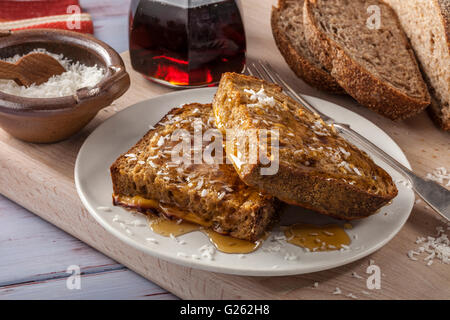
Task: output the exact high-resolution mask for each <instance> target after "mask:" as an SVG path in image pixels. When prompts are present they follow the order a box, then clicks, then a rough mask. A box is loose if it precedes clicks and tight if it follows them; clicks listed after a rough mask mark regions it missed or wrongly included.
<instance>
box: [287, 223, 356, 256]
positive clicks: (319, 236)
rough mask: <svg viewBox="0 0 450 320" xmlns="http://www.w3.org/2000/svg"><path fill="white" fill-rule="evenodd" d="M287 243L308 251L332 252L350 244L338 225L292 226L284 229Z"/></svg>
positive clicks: (348, 238)
mask: <svg viewBox="0 0 450 320" xmlns="http://www.w3.org/2000/svg"><path fill="white" fill-rule="evenodd" d="M284 235H285V236H286V239H287V242H289V243H291V244H293V245H296V246H299V247H302V248H305V249H308V250H309V251H313V252H316V251H334V250H339V249H342V248H344V247H343V246H348V245H349V244H350V242H351V240H350V237H349V236H348V234H347V233H346V232H345V230H344V229H343V228H342V227H340V226H338V225H326V226H315V225H311V224H304V223H299V224H294V225H292V226H289V227H286V228H285V229H284Z"/></svg>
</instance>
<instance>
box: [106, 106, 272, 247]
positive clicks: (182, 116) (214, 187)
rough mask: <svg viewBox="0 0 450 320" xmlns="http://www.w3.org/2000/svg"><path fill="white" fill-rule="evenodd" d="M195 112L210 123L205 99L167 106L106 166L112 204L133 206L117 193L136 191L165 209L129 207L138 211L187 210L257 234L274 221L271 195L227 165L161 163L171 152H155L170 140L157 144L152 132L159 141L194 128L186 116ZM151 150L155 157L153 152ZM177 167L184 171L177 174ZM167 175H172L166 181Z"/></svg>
mask: <svg viewBox="0 0 450 320" xmlns="http://www.w3.org/2000/svg"><path fill="white" fill-rule="evenodd" d="M194 117H195V118H201V119H202V120H203V124H204V126H209V124H211V125H212V126H213V125H214V124H213V123H211V122H209V121H207V120H208V119H209V118H211V119H212V120H213V115H212V107H211V105H210V104H209V105H202V104H196V103H194V104H189V105H185V106H183V107H182V108H175V109H172V110H171V111H170V112H169V113H168V114H167V115H166V116H165V117H164V118H163V119H161V121H160V122H159V123H158V124H157V125H155V128H154V129H152V130H150V131H149V132H148V133H147V134H146V135H145V136H144V137H143V138H142V139H141V140H139V142H137V144H136V145H135V146H133V147H132V148H131V149H130V150H128V152H126V153H125V154H123V155H121V156H120V157H119V158H118V159H117V160H116V161H115V162H114V163H113V164H112V166H111V169H110V171H111V178H112V183H113V190H114V196H115V197H114V203H115V204H117V205H122V206H124V207H128V208H133V205H130V204H127V203H122V202H121V201H118V200H117V199H116V197H117V196H119V197H134V196H140V197H142V198H144V199H148V200H154V201H156V202H159V203H162V204H163V205H164V207H165V208H168V210H166V211H167V212H166V211H164V210H160V209H158V208H150V209H148V208H138V207H136V208H134V209H136V210H138V211H140V212H143V213H146V212H149V211H153V212H154V211H156V212H157V213H158V214H161V215H164V216H166V217H167V216H169V217H171V216H172V217H173V218H175V219H183V216H186V215H187V214H191V215H195V216H196V217H197V218H198V219H196V220H200V221H203V222H205V225H209V226H210V227H211V228H212V229H213V230H215V231H217V232H219V233H222V234H229V235H231V236H233V237H235V238H239V239H243V240H249V241H256V240H258V239H260V238H261V237H262V236H263V235H264V234H265V232H266V231H267V230H268V229H269V228H270V227H271V226H272V225H273V223H274V222H275V221H276V220H277V212H276V210H275V207H276V201H274V198H273V197H271V196H269V195H267V194H262V193H260V192H259V191H258V190H256V189H254V188H250V187H248V186H246V185H245V184H244V183H243V182H242V181H241V180H240V179H239V177H238V175H237V173H236V172H235V171H234V169H233V167H232V166H231V165H230V164H226V163H223V164H218V165H216V164H212V165H209V164H207V163H202V164H195V165H193V167H192V168H187V169H184V167H182V164H180V165H179V166H178V167H173V169H172V167H170V168H168V167H164V166H165V165H167V164H168V162H169V161H170V157H167V158H163V156H162V153H160V152H159V151H154V150H155V149H157V148H161V150H164V151H166V150H172V144H171V143H172V142H169V141H170V139H169V140H166V139H164V140H165V142H164V144H162V145H160V146H159V147H158V145H159V143H158V144H157V143H155V137H156V140H157V141H158V138H160V137H162V136H163V135H170V134H172V133H173V132H174V130H177V129H184V130H188V131H189V132H190V130H193V129H192V126H191V125H192V123H191V122H190V121H189V119H191V118H194ZM175 119H178V120H175ZM163 132H164V133H163ZM166 143H167V145H166ZM178 143H179V142H176V143H175V142H174V144H178ZM166 147H167V148H166ZM155 152H156V155H159V157H155V154H154V153H155ZM161 152H162V151H161ZM131 154H133V155H135V156H136V159H135V160H134V161H130V157H129V156H127V155H131ZM154 158H155V159H154ZM149 159H152V160H149ZM150 161H151V162H150ZM177 169H180V170H181V169H183V170H181V173H180V171H178V170H177ZM187 170H189V171H187ZM162 171H164V172H162ZM161 172H162V173H161ZM191 173H194V174H195V175H194V176H192V175H191ZM208 174H209V176H208ZM197 175H198V178H197V177H196V176H197ZM167 177H170V178H171V180H167ZM172 178H173V180H172ZM209 178H211V179H209ZM200 180H201V183H200ZM212 180H214V182H213V181H212ZM173 181H175V182H173ZM199 184H201V186H200V188H198V186H199ZM225 187H226V189H228V191H227V192H226V196H224V197H223V198H221V197H219V196H218V195H219V193H221V192H222V190H224V188H225ZM203 190H205V191H208V192H207V195H203V194H202V191H203ZM172 208H173V210H171V209H172ZM180 213H181V214H180ZM188 221H189V219H188Z"/></svg>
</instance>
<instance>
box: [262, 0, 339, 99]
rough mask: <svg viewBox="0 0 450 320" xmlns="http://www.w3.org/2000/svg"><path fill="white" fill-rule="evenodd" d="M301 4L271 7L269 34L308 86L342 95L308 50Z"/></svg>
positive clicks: (283, 0) (282, 2)
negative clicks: (270, 30) (270, 31)
mask: <svg viewBox="0 0 450 320" xmlns="http://www.w3.org/2000/svg"><path fill="white" fill-rule="evenodd" d="M303 4H304V0H279V1H278V8H277V7H272V17H271V24H272V33H273V37H274V39H275V43H276V44H277V46H278V49H279V50H280V52H281V54H282V56H283V57H284V59H285V60H286V62H287V64H288V65H289V67H290V68H291V69H292V70H293V71H294V73H295V74H296V75H297V76H298V77H299V78H301V79H303V80H304V81H305V82H306V83H308V84H309V85H311V86H313V87H315V88H317V89H321V90H326V91H329V92H332V93H345V91H344V90H343V89H342V88H341V86H339V84H338V83H337V82H336V80H335V79H334V78H333V77H332V76H331V74H330V73H329V72H328V71H327V70H326V69H325V68H324V67H323V66H322V65H321V64H320V62H319V60H317V59H316V58H315V57H314V55H313V54H312V53H311V51H310V50H309V48H308V45H307V43H306V39H305V31H304V28H303Z"/></svg>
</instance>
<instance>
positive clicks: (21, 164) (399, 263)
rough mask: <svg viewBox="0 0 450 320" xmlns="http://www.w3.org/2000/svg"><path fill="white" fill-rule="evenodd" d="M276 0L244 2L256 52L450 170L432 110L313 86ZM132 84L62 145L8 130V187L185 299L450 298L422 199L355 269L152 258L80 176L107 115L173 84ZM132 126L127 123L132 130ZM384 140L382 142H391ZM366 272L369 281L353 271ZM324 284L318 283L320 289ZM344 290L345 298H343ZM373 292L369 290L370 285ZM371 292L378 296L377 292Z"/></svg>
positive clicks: (3, 177)
mask: <svg viewBox="0 0 450 320" xmlns="http://www.w3.org/2000/svg"><path fill="white" fill-rule="evenodd" d="M273 3H274V1H268V0H267V1H266V0H264V1H258V0H245V1H243V2H242V4H243V8H244V16H245V21H246V30H247V38H248V49H249V50H248V54H249V57H251V58H264V59H267V60H268V61H269V62H270V63H272V64H273V65H274V66H275V67H276V68H277V69H279V71H280V73H282V74H283V75H285V76H286V77H287V78H288V79H289V80H290V82H291V83H293V84H294V85H295V86H296V87H297V88H298V90H299V91H300V92H302V93H305V94H309V95H313V96H317V97H320V98H322V99H327V100H330V101H333V102H335V103H337V104H340V105H343V106H346V107H348V108H349V109H351V110H353V111H355V112H357V113H359V114H361V115H363V116H364V117H366V118H368V119H370V120H371V121H372V122H374V123H375V124H376V125H378V126H379V127H381V128H382V129H383V130H385V131H386V132H387V133H388V134H389V135H390V136H391V137H392V138H393V139H394V140H395V141H396V142H397V143H398V144H399V145H400V146H401V148H402V149H403V151H404V152H405V154H406V155H407V157H408V159H409V160H410V162H411V165H412V167H413V169H414V171H415V172H416V173H418V174H419V175H422V176H425V175H426V173H428V172H431V171H432V170H433V169H434V168H437V167H446V168H450V157H449V155H450V140H449V135H448V134H447V133H444V132H441V131H439V130H438V129H436V127H435V126H434V125H433V124H432V122H431V120H430V119H429V117H428V116H427V115H426V113H423V114H421V115H419V116H417V117H415V118H414V119H410V120H408V121H405V122H402V123H394V122H392V121H390V120H386V119H384V118H382V117H381V116H378V115H376V114H374V113H373V112H371V111H369V110H367V109H365V108H362V107H360V106H358V105H357V104H356V103H355V102H354V101H353V100H351V99H350V98H348V97H337V96H330V95H326V94H323V93H320V92H318V91H315V90H314V89H312V88H310V87H308V86H307V85H305V84H304V83H303V82H301V81H300V80H298V79H296V77H295V75H294V74H293V73H292V72H291V71H290V70H289V69H288V67H287V65H286V63H285V62H284V61H283V59H282V57H281V55H280V54H279V53H278V50H277V49H276V47H275V44H274V41H273V39H272V35H271V31H270V27H269V15H270V6H271V5H272V4H273ZM123 57H124V60H125V61H126V63H127V66H128V70H129V72H130V74H131V76H132V88H131V90H130V91H129V92H128V93H127V94H126V95H125V96H124V97H122V98H121V99H120V100H118V101H117V102H116V103H115V104H114V105H112V106H111V107H109V108H107V109H105V110H103V111H101V112H100V114H99V115H98V116H97V117H96V118H95V119H94V121H93V122H92V123H91V124H90V125H89V126H88V127H87V128H86V129H84V130H83V131H82V132H81V133H80V134H78V135H77V136H75V137H73V138H71V139H70V140H67V141H64V142H61V143H58V144H53V145H33V144H27V143H24V142H21V141H18V140H15V139H14V138H12V137H10V136H8V135H7V134H6V133H4V132H3V131H0V172H1V174H0V193H2V194H4V195H5V196H7V197H9V198H10V199H12V200H14V201H15V202H17V203H19V204H21V205H22V206H24V207H25V208H27V209H29V210H31V211H33V212H35V213H36V214H37V215H39V216H40V217H42V218H44V219H45V220H47V221H49V222H50V223H52V224H54V225H56V226H58V227H59V228H61V229H63V230H65V231H66V232H68V233H70V234H72V235H74V236H75V237H77V238H79V239H80V240H82V241H84V242H86V243H87V244H89V245H90V246H92V247H94V248H96V249H97V250H99V251H101V252H103V253H104V254H106V255H108V256H109V257H111V258H112V259H114V260H116V261H118V262H120V263H122V264H123V265H125V266H127V267H129V268H130V269H132V270H134V271H136V272H137V273H139V274H141V275H142V276H144V277H146V278H148V279H150V280H152V281H154V282H155V283H157V284H158V285H160V286H161V287H163V288H165V289H167V290H169V291H171V292H173V293H174V294H176V295H177V296H179V297H181V298H184V299H194V298H199V299H202V298H203V299H224V298H225V299H227V298H228V299H351V298H350V297H348V296H347V295H348V294H349V293H352V294H354V295H355V296H357V297H358V298H359V299H363V298H364V299H405V298H406V299H427V298H435V299H449V298H450V272H449V267H450V266H449V265H445V264H441V263H434V264H433V265H432V266H427V265H426V262H424V261H422V260H419V261H411V260H410V259H409V258H408V257H407V252H408V251H409V250H411V249H415V248H416V247H417V245H416V244H415V243H414V242H415V240H416V238H417V237H418V236H428V235H433V234H435V228H436V227H437V226H442V225H445V224H444V222H443V221H442V220H440V218H439V217H438V215H437V214H435V213H434V212H432V211H431V210H429V209H426V207H425V206H423V204H418V205H416V206H415V208H414V210H413V213H412V215H411V217H410V219H409V220H408V222H407V223H406V225H405V226H404V228H403V229H402V231H401V232H400V233H399V234H398V235H397V236H396V237H395V238H394V239H393V240H392V241H391V242H389V243H388V244H387V245H386V246H385V247H384V248H382V249H381V250H379V251H377V252H376V253H374V254H372V255H371V256H370V257H369V258H367V259H363V260H360V261H357V262H354V263H352V264H349V265H347V266H343V267H340V268H336V269H333V270H329V271H324V272H319V273H314V274H309V275H302V276H290V277H274V278H267V277H240V276H231V275H223V274H216V273H209V272H204V271H199V270H194V269H190V268H186V267H180V266H178V265H175V264H172V263H168V262H165V261H162V260H159V259H155V258H153V257H151V256H148V255H145V254H143V253H141V252H139V251H137V250H136V249H134V248H132V247H130V246H127V245H125V244H124V243H122V242H120V241H119V240H118V239H116V238H114V237H113V236H111V235H110V234H109V233H107V232H106V231H105V230H104V229H103V228H102V227H101V226H100V225H99V224H98V223H96V222H95V220H94V219H93V218H92V217H91V216H90V215H89V213H88V212H87V211H86V210H85V209H84V208H83V207H82V204H81V202H80V200H79V199H78V195H77V193H76V191H75V186H74V182H73V167H74V162H75V159H76V155H77V152H78V150H79V148H80V146H81V145H82V143H83V141H84V140H85V138H86V137H87V136H88V135H89V134H90V133H91V132H92V131H93V130H94V129H95V128H96V126H97V125H98V124H99V123H101V122H102V121H104V120H105V119H106V118H108V117H110V116H111V115H113V114H114V113H115V112H117V111H118V110H121V109H123V108H126V107H128V106H130V105H131V104H133V103H136V102H138V101H142V100H144V99H148V98H151V97H154V96H157V95H160V94H163V93H166V92H169V91H170V90H169V89H167V88H164V87H161V86H159V85H156V84H153V83H150V82H148V81H147V80H144V79H143V78H142V77H141V76H140V75H139V74H136V73H134V72H133V71H132V70H131V68H130V67H129V59H128V54H127V53H124V55H123ZM124 130H126V128H124ZM381 147H382V146H381ZM369 259H372V260H374V262H375V264H376V265H378V266H379V267H380V268H381V271H382V275H383V276H382V283H381V289H380V290H372V291H370V292H369V290H368V289H367V288H366V281H365V278H367V276H368V275H367V274H366V273H365V271H366V268H367V266H368V263H369ZM352 272H357V274H359V275H361V276H362V277H363V278H362V279H360V278H355V277H352ZM314 282H318V283H319V285H318V287H317V288H314V287H313V284H314ZM336 287H339V288H340V289H341V290H342V294H341V295H333V294H332V292H333V291H334V290H335V288H336ZM363 291H364V292H363ZM367 293H369V294H367Z"/></svg>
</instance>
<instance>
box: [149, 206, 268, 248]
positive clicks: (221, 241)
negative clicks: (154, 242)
mask: <svg viewBox="0 0 450 320" xmlns="http://www.w3.org/2000/svg"><path fill="white" fill-rule="evenodd" d="M147 221H148V224H149V226H150V229H152V231H153V232H155V233H157V234H160V235H162V236H165V237H170V236H173V237H178V236H182V235H184V234H187V233H191V232H194V231H200V232H203V233H204V234H205V235H206V236H207V237H208V238H209V240H210V241H211V243H212V244H213V245H214V246H215V247H216V248H217V250H219V251H222V252H224V253H230V254H246V253H251V252H253V251H255V250H257V249H258V248H259V246H260V245H261V243H262V241H256V242H251V241H246V240H241V239H236V238H233V237H230V236H227V235H223V234H220V233H218V232H215V231H213V230H211V229H209V228H206V229H205V228H204V227H202V226H200V225H197V224H194V223H190V222H186V221H184V220H169V219H166V218H164V217H158V216H156V215H153V214H149V215H147Z"/></svg>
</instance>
